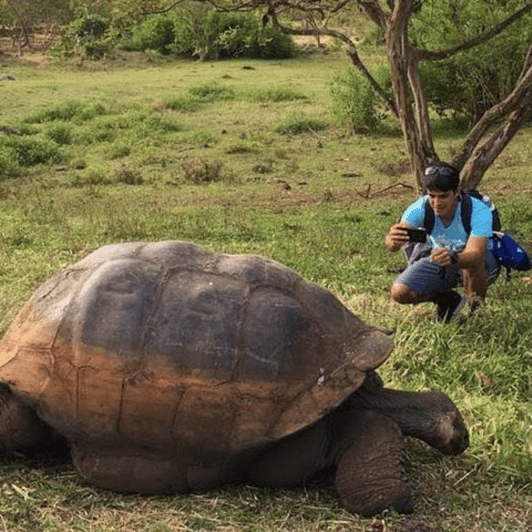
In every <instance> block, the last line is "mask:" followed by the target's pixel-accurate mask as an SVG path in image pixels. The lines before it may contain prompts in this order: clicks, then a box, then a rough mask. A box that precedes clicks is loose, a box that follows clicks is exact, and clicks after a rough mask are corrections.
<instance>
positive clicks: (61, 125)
mask: <svg viewBox="0 0 532 532" xmlns="http://www.w3.org/2000/svg"><path fill="white" fill-rule="evenodd" d="M44 134H45V135H46V136H47V137H48V138H50V139H52V140H53V141H54V142H55V143H56V144H59V145H60V146H63V145H67V144H72V142H74V136H73V134H72V126H71V124H69V123H68V122H56V123H53V124H49V125H47V127H45V129H44Z"/></svg>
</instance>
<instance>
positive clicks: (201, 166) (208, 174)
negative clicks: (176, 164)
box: [181, 159, 224, 184]
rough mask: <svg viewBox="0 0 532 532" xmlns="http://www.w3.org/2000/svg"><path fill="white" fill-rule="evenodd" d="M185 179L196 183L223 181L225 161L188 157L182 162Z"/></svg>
mask: <svg viewBox="0 0 532 532" xmlns="http://www.w3.org/2000/svg"><path fill="white" fill-rule="evenodd" d="M181 167H182V168H183V172H184V174H185V179H186V180H187V181H192V182H193V183H196V184H201V183H211V182H214V181H222V180H223V179H224V175H223V172H222V170H223V163H222V162H221V161H205V160H202V159H187V160H185V161H183V163H182V164H181Z"/></svg>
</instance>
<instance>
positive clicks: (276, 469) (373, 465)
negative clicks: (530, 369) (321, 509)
mask: <svg viewBox="0 0 532 532" xmlns="http://www.w3.org/2000/svg"><path fill="white" fill-rule="evenodd" d="M405 436H413V437H416V438H419V439H421V440H423V441H425V442H426V443H428V444H429V445H431V446H433V447H434V448H436V449H437V450H439V451H440V452H442V453H444V454H448V455H456V454H459V453H461V452H463V451H464V450H465V449H466V448H467V446H468V443H469V435H468V431H467V428H466V426H465V424H464V421H463V419H462V416H461V415H460V412H459V411H458V409H457V408H456V406H455V405H454V404H453V403H452V401H451V400H450V399H449V398H448V397H447V396H446V395H445V394H443V393H439V392H433V391H427V392H404V391H397V390H390V389H387V388H384V387H383V386H382V383H381V381H380V378H379V377H378V376H377V374H376V373H375V372H369V373H368V376H367V378H366V380H365V382H364V384H363V385H362V386H361V387H360V388H359V389H358V390H357V391H356V392H354V393H353V394H352V395H351V396H350V397H349V398H348V399H347V400H346V401H345V402H344V403H343V404H342V405H341V406H340V407H339V408H337V409H336V410H334V411H332V412H331V413H329V414H328V415H327V416H325V417H323V418H322V419H320V420H319V421H318V422H316V423H315V424H314V425H311V426H310V427H307V428H305V429H303V430H301V431H299V432H297V433H296V434H293V435H291V436H288V437H286V438H284V439H282V440H280V441H277V442H275V443H272V444H271V445H270V446H266V447H264V448H259V449H253V450H250V451H246V452H244V453H241V454H239V455H235V456H233V457H231V458H230V459H229V461H228V463H226V464H225V465H224V466H223V467H220V468H217V469H216V470H215V471H214V470H208V469H198V470H197V471H194V470H189V471H188V472H187V475H186V479H184V481H183V482H180V483H179V485H180V489H179V490H178V491H183V492H186V491H205V490H210V489H213V488H215V487H217V486H220V485H222V484H227V483H252V484H255V485H258V486H267V487H282V486H288V487H290V486H298V485H302V484H304V483H305V482H307V481H309V480H310V479H312V478H313V477H314V476H315V475H316V474H317V473H319V472H321V471H324V470H325V471H331V470H332V471H334V472H335V485H336V489H337V491H338V494H339V496H340V499H341V502H342V505H343V506H344V507H346V508H347V509H348V510H350V511H352V512H354V513H357V514H360V515H363V516H372V515H375V514H378V513H380V512H381V511H383V510H385V509H388V508H391V509H394V510H396V511H398V512H400V513H410V512H412V510H413V503H412V497H411V492H410V487H409V484H408V480H407V478H406V473H405V469H404V463H405V458H406V455H405ZM58 441H60V438H59V437H58V436H57V435H56V434H55V433H54V431H53V430H52V429H51V428H50V427H48V426H47V425H45V424H44V423H43V422H42V421H41V420H40V419H39V418H38V417H37V416H36V415H35V413H34V412H33V411H32V410H31V409H29V408H28V407H26V406H25V405H23V404H21V403H20V401H19V400H18V399H16V398H14V396H13V395H12V394H11V392H10V391H9V388H8V387H7V386H5V385H0V451H3V452H4V454H9V453H10V452H13V451H22V452H29V451H31V450H35V449H38V450H39V451H40V452H42V451H43V449H45V448H46V447H48V448H53V446H54V445H55V444H56V443H57V442H58ZM74 460H75V461H76V456H74ZM76 465H77V466H78V468H80V469H81V470H82V472H83V473H84V474H85V476H86V477H87V479H88V480H89V481H94V482H95V483H96V484H98V483H100V484H101V482H98V480H99V479H96V478H94V479H92V478H91V470H90V468H89V467H87V468H86V470H85V471H83V464H81V463H77V464H76ZM101 467H105V464H101ZM108 480H109V481H110V484H109V485H106V486H104V487H108V488H110V489H116V490H117V491H129V490H128V489H127V487H124V486H114V485H113V481H112V479H108ZM135 491H142V490H135ZM147 491H152V490H150V489H148V490H147ZM155 491H157V490H155Z"/></svg>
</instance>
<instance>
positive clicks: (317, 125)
mask: <svg viewBox="0 0 532 532" xmlns="http://www.w3.org/2000/svg"><path fill="white" fill-rule="evenodd" d="M326 127H327V124H326V123H325V122H324V121H322V120H314V119H312V118H307V117H305V116H291V117H289V118H287V119H286V120H285V121H284V122H282V124H281V125H280V126H279V127H278V128H277V132H278V133H281V134H283V135H297V134H299V133H307V132H309V131H322V130H324V129H325V128H326Z"/></svg>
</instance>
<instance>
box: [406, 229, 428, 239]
mask: <svg viewBox="0 0 532 532" xmlns="http://www.w3.org/2000/svg"><path fill="white" fill-rule="evenodd" d="M406 232H407V234H408V240H409V241H410V242H425V240H426V239H427V231H425V229H411V228H408V229H406Z"/></svg>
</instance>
